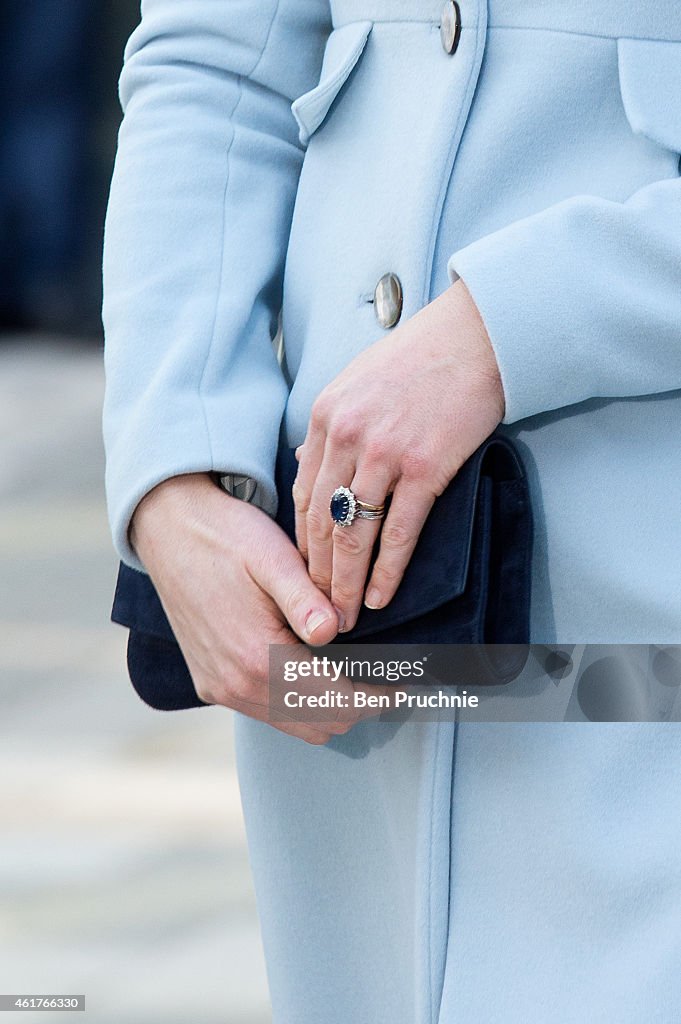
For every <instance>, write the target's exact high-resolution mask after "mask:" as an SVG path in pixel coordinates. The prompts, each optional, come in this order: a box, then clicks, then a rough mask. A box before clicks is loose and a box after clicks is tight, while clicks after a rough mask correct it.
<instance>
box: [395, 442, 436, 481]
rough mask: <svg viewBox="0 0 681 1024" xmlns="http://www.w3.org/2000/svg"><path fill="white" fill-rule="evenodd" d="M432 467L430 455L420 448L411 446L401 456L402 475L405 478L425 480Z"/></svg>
mask: <svg viewBox="0 0 681 1024" xmlns="http://www.w3.org/2000/svg"><path fill="white" fill-rule="evenodd" d="M433 468H434V467H433V459H432V457H431V455H430V454H429V453H428V452H426V451H424V450H423V449H421V448H411V449H409V450H408V451H406V452H405V453H404V455H403V456H402V476H404V477H406V479H407V480H427V479H428V478H429V477H430V476H431V475H432V472H433Z"/></svg>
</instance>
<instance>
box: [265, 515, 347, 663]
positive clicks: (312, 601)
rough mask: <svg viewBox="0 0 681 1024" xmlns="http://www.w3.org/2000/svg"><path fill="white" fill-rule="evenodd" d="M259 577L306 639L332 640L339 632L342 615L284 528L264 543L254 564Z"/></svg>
mask: <svg viewBox="0 0 681 1024" xmlns="http://www.w3.org/2000/svg"><path fill="white" fill-rule="evenodd" d="M251 568H252V575H253V577H254V579H255V581H256V583H258V584H259V586H261V587H262V588H263V590H265V591H266V592H267V593H268V594H269V595H270V597H271V598H272V599H273V600H274V602H275V603H276V604H277V606H278V607H279V608H280V609H281V611H282V613H283V614H284V615H285V617H286V620H287V622H288V624H289V625H290V627H291V629H292V630H293V632H294V633H296V634H297V635H298V636H299V637H300V639H301V640H304V641H305V643H308V644H313V645H315V646H319V645H320V644H328V643H330V642H331V640H333V638H334V637H335V636H336V634H337V633H338V615H337V614H336V610H335V608H334V607H333V605H332V604H331V602H330V601H329V599H328V597H327V596H326V594H323V593H322V591H321V590H319V589H318V588H317V587H316V586H315V584H314V583H313V582H312V580H311V579H310V577H309V575H308V572H307V565H306V564H305V561H304V559H303V556H302V555H301V554H300V552H299V551H298V549H297V548H296V546H295V545H294V544H292V543H291V541H290V540H289V539H288V537H287V536H286V534H285V533H284V531H283V530H281V529H280V528H279V527H276V534H273V535H272V536H271V538H268V543H266V544H263V545H262V546H261V547H260V549H259V551H258V553H257V555H256V558H255V559H254V564H252V566H251Z"/></svg>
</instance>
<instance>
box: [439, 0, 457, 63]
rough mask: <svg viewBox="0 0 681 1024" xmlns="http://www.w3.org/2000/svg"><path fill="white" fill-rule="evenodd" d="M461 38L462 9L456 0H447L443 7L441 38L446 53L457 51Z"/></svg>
mask: <svg viewBox="0 0 681 1024" xmlns="http://www.w3.org/2000/svg"><path fill="white" fill-rule="evenodd" d="M460 38H461V11H460V10H459V5H458V4H457V2H456V0H447V3H446V4H445V5H444V7H443V8H442V20H441V21H440V39H441V40H442V48H443V50H444V51H445V53H456V48H457V46H458V45H459V39H460Z"/></svg>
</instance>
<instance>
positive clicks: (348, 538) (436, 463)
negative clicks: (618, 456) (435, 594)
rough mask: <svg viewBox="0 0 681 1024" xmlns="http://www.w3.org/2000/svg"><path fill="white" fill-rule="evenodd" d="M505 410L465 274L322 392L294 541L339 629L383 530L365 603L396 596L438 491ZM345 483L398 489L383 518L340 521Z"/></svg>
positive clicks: (370, 499)
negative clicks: (336, 499) (335, 517)
mask: <svg viewBox="0 0 681 1024" xmlns="http://www.w3.org/2000/svg"><path fill="white" fill-rule="evenodd" d="M503 416H504V394H503V389H502V385H501V378H500V375H499V368H498V366H497V362H496V358H495V355H494V351H493V349H492V346H491V344H490V341H489V337H488V335H487V331H486V330H485V326H484V324H483V322H482V319H481V317H480V314H479V312H478V309H477V307H476V305H475V303H474V302H473V300H472V298H471V296H470V294H469V292H468V289H467V288H466V287H465V285H464V284H463V282H462V281H457V282H456V283H455V284H453V285H450V286H449V288H447V290H446V291H445V292H443V294H442V295H440V296H439V297H438V298H437V299H435V300H434V301H433V302H430V303H429V304H428V305H427V306H425V307H424V308H423V309H422V310H420V311H419V312H418V313H417V314H416V315H415V316H413V317H412V318H411V319H409V320H407V321H405V323H404V324H402V325H400V326H399V327H397V328H396V329H395V330H394V331H392V332H391V333H390V334H388V335H386V336H385V337H383V338H381V339H380V340H379V341H378V342H376V343H375V344H374V345H371V346H370V347H369V348H368V349H366V350H365V351H363V352H362V353H360V355H359V356H357V357H356V358H355V359H353V361H352V362H351V363H350V364H349V365H348V366H347V367H346V368H345V369H344V370H343V371H342V372H341V373H339V374H338V376H337V377H336V378H335V379H334V380H333V381H332V382H331V383H330V384H329V385H328V386H327V387H326V388H324V390H323V391H322V392H321V394H320V395H319V397H318V398H317V400H316V401H315V403H314V405H313V408H312V412H311V416H310V425H309V428H308V432H307V436H306V438H305V442H304V444H303V445H302V446H301V448H299V449H298V460H299V467H298V475H297V477H296V481H295V484H294V487H293V497H294V502H295V510H296V539H297V542H298V547H299V549H300V551H301V553H302V554H303V556H304V557H305V558H306V559H307V563H308V571H309V574H310V577H311V579H312V581H313V582H314V583H315V584H316V585H317V586H318V587H319V588H320V589H321V590H323V591H324V592H325V593H326V594H327V595H328V596H329V597H330V598H331V601H332V603H333V604H334V605H335V607H336V610H337V611H338V613H339V621H340V623H341V632H343V631H346V632H347V631H348V630H350V629H352V627H353V626H354V625H355V623H356V621H357V616H358V615H359V610H360V607H361V604H362V599H363V597H364V594H365V583H366V577H367V572H368V569H369V563H370V559H371V553H372V549H373V546H374V543H375V540H376V536H377V534H378V532H379V529H380V530H381V540H380V550H379V555H378V558H377V561H376V563H375V565H374V568H373V571H372V573H371V579H370V580H369V583H368V585H367V586H366V597H365V598H364V599H365V603H366V605H367V606H368V607H370V608H382V607H384V606H385V605H386V604H388V602H389V601H390V600H391V599H392V597H393V596H394V594H395V591H396V590H397V588H398V586H399V583H400V580H401V579H402V576H403V574H404V570H405V569H406V567H407V565H408V563H409V559H410V558H411V555H412V552H413V550H414V547H415V545H416V541H417V540H418V536H419V534H420V532H421V528H422V527H423V524H424V522H425V520H426V518H427V516H428V513H429V511H430V509H431V506H432V504H433V502H434V501H435V498H436V497H437V496H438V495H439V494H441V493H442V492H443V490H444V489H445V487H446V486H447V484H448V483H449V482H450V480H451V479H452V478H453V477H454V476H455V475H456V473H457V471H458V470H459V468H460V467H461V466H462V465H463V463H464V462H465V461H466V459H467V458H468V457H469V456H470V455H472V454H473V452H474V451H475V450H476V448H478V447H479V446H480V445H481V444H482V442H483V441H484V440H485V439H486V438H487V437H488V436H489V435H490V434H491V433H492V431H493V430H494V429H495V427H496V426H497V424H498V423H499V422H500V421H501V420H502V418H503ZM339 486H345V487H349V488H350V489H351V490H352V492H353V493H354V494H355V495H356V497H357V498H358V499H359V500H361V501H362V502H366V503H368V504H370V505H381V504H383V502H384V501H385V498H386V496H387V495H388V494H392V502H391V505H390V508H389V511H388V513H387V515H386V518H385V519H384V520H383V521H382V523H381V521H376V520H369V519H362V518H355V519H354V521H353V522H352V524H351V525H350V526H340V525H337V524H334V522H333V521H332V519H331V515H330V512H329V501H330V498H331V495H332V494H333V492H334V491H335V490H336V488H338V487H339ZM381 526H382V529H381Z"/></svg>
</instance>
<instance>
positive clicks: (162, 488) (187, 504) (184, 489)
mask: <svg viewBox="0 0 681 1024" xmlns="http://www.w3.org/2000/svg"><path fill="white" fill-rule="evenodd" d="M216 498H217V500H219V501H225V500H226V501H227V502H230V503H231V502H232V501H236V499H233V498H230V496H229V495H227V494H225V493H222V492H221V491H220V490H219V489H218V488H217V487H216V486H215V483H214V481H213V480H212V478H211V476H210V474H209V473H186V474H182V475H180V476H174V477H169V478H168V479H167V480H163V481H162V482H161V483H160V484H157V485H156V486H155V487H154V488H152V490H150V491H149V492H148V493H147V494H145V495H144V497H143V498H142V499H141V501H140V502H139V504H138V505H137V507H136V508H135V511H134V513H133V515H132V518H131V520H130V527H129V530H128V538H129V541H130V546H131V548H132V549H133V551H134V552H135V554H136V555H137V557H138V558H139V559H140V561H141V562H142V564H143V565H144V566H145V567H150V566H151V565H153V562H154V560H155V559H154V556H155V552H156V551H157V550H158V549H159V548H160V547H162V546H164V541H165V540H167V539H168V538H170V537H173V535H174V528H175V527H176V526H178V525H179V526H181V528H182V531H183V532H185V533H186V532H191V531H192V530H193V529H194V528H196V527H198V526H199V524H200V523H201V522H203V521H205V512H206V510H207V508H209V507H210V505H211V503H212V502H213V501H215V499H216Z"/></svg>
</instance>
